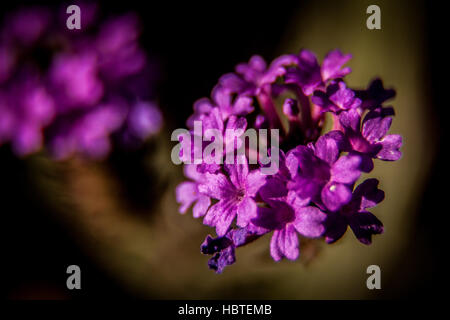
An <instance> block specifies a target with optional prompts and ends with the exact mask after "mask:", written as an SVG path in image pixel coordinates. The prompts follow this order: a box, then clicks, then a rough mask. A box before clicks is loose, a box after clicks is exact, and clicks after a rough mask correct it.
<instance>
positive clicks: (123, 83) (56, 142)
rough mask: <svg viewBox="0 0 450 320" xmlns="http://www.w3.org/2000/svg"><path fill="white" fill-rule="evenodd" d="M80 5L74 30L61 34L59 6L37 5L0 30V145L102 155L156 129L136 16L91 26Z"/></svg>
mask: <svg viewBox="0 0 450 320" xmlns="http://www.w3.org/2000/svg"><path fill="white" fill-rule="evenodd" d="M80 5H81V6H82V11H83V17H84V18H83V21H84V22H83V29H82V30H76V31H73V32H68V31H67V30H66V29H64V32H61V30H60V28H59V25H60V24H61V23H62V22H64V23H65V19H66V18H67V14H66V12H65V10H62V11H60V10H55V12H53V11H52V10H50V9H47V8H37V7H32V8H31V7H30V8H25V9H23V10H20V11H18V12H16V13H14V14H12V15H9V16H8V17H7V19H6V22H7V23H5V25H4V26H2V27H1V28H0V33H1V37H0V97H1V98H2V100H3V101H2V103H1V105H0V119H2V120H1V121H0V143H2V144H3V143H8V142H10V143H11V145H12V147H13V150H14V152H15V153H16V154H17V155H20V156H24V155H28V154H31V153H34V152H37V151H39V150H40V149H41V148H42V147H47V148H48V150H49V151H50V154H51V156H52V157H53V158H55V159H66V158H68V157H70V156H73V155H75V154H81V155H83V156H86V157H88V158H92V159H102V158H104V157H106V156H107V155H108V153H109V152H110V151H111V149H112V146H113V144H123V145H125V146H137V145H140V144H142V142H143V140H145V139H147V138H148V137H149V136H151V135H153V134H155V133H156V132H157V131H158V130H159V129H160V127H161V123H162V116H161V113H160V112H159V110H158V108H157V107H156V105H155V104H154V103H152V102H151V100H153V97H152V96H151V95H150V94H149V88H148V79H150V78H151V77H150V75H149V74H151V73H152V70H149V66H150V65H149V59H148V58H147V56H146V55H145V54H144V51H143V50H142V49H141V47H140V46H139V43H138V40H139V39H138V38H139V34H140V30H139V24H138V19H137V17H136V16H135V15H133V14H128V15H123V16H119V17H114V18H111V19H109V20H108V21H107V22H106V23H103V24H100V25H94V23H93V22H94V19H93V17H94V15H95V10H96V7H95V5H91V4H87V3H81V4H80ZM64 9H65V8H64ZM61 16H63V17H64V19H61ZM97 29H98V30H99V31H98V32H97V31H96V30H97ZM49 39H51V40H52V41H51V42H49V41H48V40H49ZM36 53H39V55H37V54H36ZM43 54H44V56H42V57H41V55H43ZM38 56H39V59H36V57H38ZM42 61H46V62H45V64H44V63H42Z"/></svg>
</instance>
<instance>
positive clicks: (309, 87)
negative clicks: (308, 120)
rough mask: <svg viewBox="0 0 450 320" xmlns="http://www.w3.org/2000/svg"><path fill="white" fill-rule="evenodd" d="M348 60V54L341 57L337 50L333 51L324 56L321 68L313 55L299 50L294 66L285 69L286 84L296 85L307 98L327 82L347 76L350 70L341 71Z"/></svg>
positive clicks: (349, 56)
mask: <svg viewBox="0 0 450 320" xmlns="http://www.w3.org/2000/svg"><path fill="white" fill-rule="evenodd" d="M350 58H351V55H349V54H348V55H343V54H342V53H341V52H340V51H339V50H333V51H331V52H330V53H328V54H327V55H326V56H325V58H324V60H323V63H322V67H321V66H320V65H319V63H318V61H317V58H316V55H315V54H314V53H312V52H311V51H309V50H301V51H300V53H299V54H298V56H296V62H295V63H296V66H295V67H290V68H288V69H287V72H286V83H294V84H298V85H299V86H300V88H301V89H302V90H303V93H304V94H305V95H307V96H309V95H311V94H312V93H313V92H314V91H315V90H316V89H318V88H319V87H322V86H323V85H325V84H326V83H327V81H330V80H333V79H336V78H342V77H344V76H345V75H347V74H349V73H350V72H351V69H350V68H348V67H346V68H343V69H342V66H343V65H344V64H345V63H347V61H348V60H350Z"/></svg>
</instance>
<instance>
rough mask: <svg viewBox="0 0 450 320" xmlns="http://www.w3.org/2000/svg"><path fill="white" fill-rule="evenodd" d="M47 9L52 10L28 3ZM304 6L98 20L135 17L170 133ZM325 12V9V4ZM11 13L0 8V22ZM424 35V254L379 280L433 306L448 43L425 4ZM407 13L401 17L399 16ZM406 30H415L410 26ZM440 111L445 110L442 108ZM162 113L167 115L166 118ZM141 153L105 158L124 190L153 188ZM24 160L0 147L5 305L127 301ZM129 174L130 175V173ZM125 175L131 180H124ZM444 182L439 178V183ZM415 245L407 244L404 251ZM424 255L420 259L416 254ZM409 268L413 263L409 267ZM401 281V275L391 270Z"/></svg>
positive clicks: (110, 9)
mask: <svg viewBox="0 0 450 320" xmlns="http://www.w3.org/2000/svg"><path fill="white" fill-rule="evenodd" d="M30 3H37V4H45V3H49V4H51V2H48V1H47V2H43V1H39V2H30ZM302 5H303V2H302V1H295V2H273V3H267V4H263V3H262V2H243V1H240V2H236V3H232V2H229V1H226V2H217V1H214V2H207V3H203V4H197V3H195V2H194V1H190V2H180V3H172V2H162V1H161V2H153V1H130V0H128V1H121V2H114V1H104V3H102V5H101V9H102V12H104V14H105V15H107V14H109V13H116V12H124V11H130V10H132V11H136V12H138V13H140V15H141V17H142V18H143V19H142V20H143V24H144V25H143V27H144V30H145V32H144V34H143V37H142V44H143V46H144V47H146V48H147V49H148V50H149V52H151V54H152V55H153V56H154V57H155V58H156V59H158V61H159V62H160V63H161V67H160V81H159V83H158V86H159V96H160V101H161V104H163V105H165V106H167V107H168V108H166V109H165V110H164V112H165V117H166V119H169V127H170V128H169V130H171V129H172V127H173V128H178V127H183V126H184V122H185V119H186V118H187V117H188V115H189V114H190V113H191V105H192V102H193V101H195V100H196V99H197V98H199V97H202V96H205V95H206V94H207V93H208V92H209V91H210V90H211V85H212V84H213V83H215V82H216V81H217V79H218V78H219V77H220V75H222V74H224V73H226V72H229V71H231V70H232V69H233V67H234V66H235V65H236V64H237V63H238V62H241V61H246V60H247V59H248V57H250V56H251V55H253V54H255V53H258V54H261V55H262V56H264V57H267V58H270V59H271V58H274V57H275V52H274V48H275V47H276V44H277V43H278V41H279V39H280V37H281V35H282V34H283V32H284V31H285V28H286V27H287V22H288V21H289V20H290V18H292V17H291V16H290V15H291V14H292V13H293V12H294V11H298V10H301V8H302ZM324 5H326V3H325V4H324ZM15 7H17V4H4V3H2V4H1V5H0V12H1V13H4V12H7V11H9V10H11V9H13V8H15ZM425 8H426V10H425V12H424V15H425V16H426V23H425V28H426V30H425V35H426V42H427V50H426V54H427V57H428V58H427V59H426V60H427V64H428V66H427V69H428V70H429V79H430V81H431V84H430V86H429V88H427V90H431V92H430V94H429V96H430V97H431V102H430V104H431V105H432V108H431V107H430V108H429V110H430V112H434V113H435V115H436V116H435V117H434V118H435V119H437V120H436V121H437V122H436V123H435V127H436V129H437V130H438V138H439V140H440V141H439V145H440V147H439V150H438V156H437V158H436V161H435V163H434V165H433V173H432V174H431V176H430V177H429V179H428V182H427V187H426V192H425V193H424V194H423V196H422V205H421V207H420V214H419V218H418V222H417V225H416V228H417V230H416V233H417V234H420V235H421V239H423V241H425V244H424V246H425V247H426V248H428V250H427V252H426V255H425V256H423V259H420V258H418V259H415V261H416V262H415V263H416V264H415V265H410V264H409V262H408V261H405V262H404V265H402V266H399V268H400V267H402V268H409V269H411V270H413V271H412V272H413V275H414V276H413V279H415V281H408V282H406V283H405V282H399V281H396V279H387V280H386V281H388V282H390V283H386V284H385V285H384V287H388V286H391V287H392V288H394V289H393V290H390V291H389V294H388V295H387V296H382V298H406V297H407V298H431V297H434V296H437V294H438V290H436V289H437V288H438V287H440V286H443V283H442V282H441V281H443V280H442V279H444V278H445V277H446V273H445V270H443V267H442V265H441V264H440V263H439V260H438V257H440V256H445V255H446V252H445V249H443V248H442V247H443V244H444V241H443V239H441V238H442V236H443V235H444V234H445V231H444V227H445V224H444V223H443V222H442V218H441V217H442V216H443V215H446V214H448V212H447V211H448V210H446V208H445V207H444V204H445V203H446V201H445V199H446V197H447V188H443V187H442V184H441V181H443V180H444V179H445V176H446V169H445V167H444V166H445V164H446V163H445V162H446V160H445V159H446V158H445V155H444V153H445V152H446V148H445V147H444V143H445V141H446V138H445V134H446V132H445V130H444V129H443V121H444V119H446V118H447V116H448V105H447V104H448V103H444V98H443V95H444V92H445V91H444V82H443V81H442V78H443V76H444V75H445V74H444V71H443V67H444V65H446V62H445V61H446V60H445V59H444V53H445V52H446V49H444V47H443V45H444V42H446V40H445V39H446V38H447V36H446V33H445V31H444V30H445V29H444V21H445V20H444V17H443V15H444V10H443V9H442V8H441V7H439V6H438V5H437V4H436V3H429V2H428V3H427V4H426V5H425ZM405 10H408V8H407V7H406V8H405ZM411 23H414V21H411ZM445 102H446V101H445ZM168 110H170V112H169V111H168ZM139 152H140V151H139V150H138V151H135V152H128V153H121V152H120V151H118V153H119V154H117V152H116V154H113V155H112V156H111V158H110V159H109V160H108V162H109V163H108V164H109V165H111V167H112V168H114V170H116V171H117V172H118V174H119V175H120V173H121V172H122V173H123V172H124V170H127V173H128V175H127V178H125V175H122V176H123V177H124V179H125V180H126V181H125V183H126V184H127V185H128V187H129V188H128V189H130V190H139V187H138V186H139V185H141V184H142V183H144V184H150V185H151V184H152V181H151V179H150V178H143V177H142V175H140V174H139V173H140V171H139V170H140V163H139V160H138V159H139ZM27 161H28V160H27V159H25V160H19V159H17V158H16V157H15V156H14V155H12V153H11V151H10V148H9V146H7V145H6V146H2V147H0V195H1V199H0V200H1V203H2V205H1V207H0V214H1V216H2V223H1V226H2V229H1V237H2V241H1V243H2V252H1V261H2V262H1V265H2V269H3V271H2V280H1V282H2V285H1V291H2V296H3V297H4V298H41V299H45V298H55V297H56V298H82V299H84V298H108V297H118V298H125V297H130V295H131V293H130V292H127V291H126V289H125V288H123V287H121V286H120V285H119V284H118V283H117V282H116V281H115V280H114V278H113V277H110V276H109V275H108V273H107V272H106V270H103V269H102V268H101V267H100V266H98V265H97V264H95V263H94V262H93V261H92V260H91V259H90V258H89V257H87V256H86V255H84V253H83V251H82V250H81V248H80V246H79V245H78V243H77V240H76V237H75V235H73V234H70V233H68V231H67V228H64V227H62V225H61V224H60V222H58V220H57V219H54V218H52V217H53V216H54V214H52V213H50V214H49V210H51V209H50V208H49V207H48V206H46V202H45V201H43V200H42V199H41V198H40V197H39V196H37V195H36V193H35V192H34V191H35V188H36V186H35V185H33V184H32V183H30V181H31V180H32V177H31V175H32V174H33V172H32V171H31V170H30V169H29V166H27ZM130 168H131V169H130ZM130 170H131V172H130ZM444 175H445V176H444ZM130 197H131V198H132V199H131V200H130V201H131V202H133V203H134V204H135V205H136V206H144V207H145V206H147V205H150V204H149V203H150V202H151V201H152V199H144V195H140V194H139V193H138V192H137V191H136V192H130ZM414 246H415V244H414V243H411V247H412V249H413V248H414ZM418 254H422V252H421V251H420V252H418ZM417 261H420V263H418V264H417ZM71 264H77V265H79V266H80V267H81V270H82V279H83V281H82V286H83V290H81V291H76V290H73V291H69V290H67V289H66V286H65V283H66V278H67V275H66V273H65V271H66V268H67V266H68V265H71ZM399 272H400V273H401V270H399Z"/></svg>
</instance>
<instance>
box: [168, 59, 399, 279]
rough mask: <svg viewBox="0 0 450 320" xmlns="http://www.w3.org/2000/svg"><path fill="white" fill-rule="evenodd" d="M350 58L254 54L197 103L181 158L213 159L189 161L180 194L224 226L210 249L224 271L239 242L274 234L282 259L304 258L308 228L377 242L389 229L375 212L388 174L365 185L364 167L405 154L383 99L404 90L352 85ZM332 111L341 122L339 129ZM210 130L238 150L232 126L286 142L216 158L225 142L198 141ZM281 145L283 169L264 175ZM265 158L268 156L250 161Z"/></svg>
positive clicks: (205, 249)
mask: <svg viewBox="0 0 450 320" xmlns="http://www.w3.org/2000/svg"><path fill="white" fill-rule="evenodd" d="M350 59H351V55H350V54H343V53H342V52H341V51H339V50H333V51H331V52H330V53H328V54H327V55H326V56H325V58H324V60H323V62H322V64H320V63H319V61H318V60H317V58H316V56H315V54H314V53H312V52H311V51H309V50H301V51H300V52H299V53H298V54H287V55H283V56H280V57H278V58H276V59H275V60H274V61H273V62H272V63H270V64H267V63H266V62H265V61H264V59H263V58H262V57H260V56H253V57H251V59H250V61H249V62H248V63H241V64H238V65H237V67H236V69H235V72H233V73H228V74H225V75H223V76H222V77H221V78H220V79H219V82H218V84H217V85H216V86H215V87H214V89H213V91H212V93H211V98H202V99H199V100H198V101H196V102H195V103H194V113H193V114H192V116H191V117H189V119H188V120H187V127H188V128H189V131H188V132H189V133H190V134H184V135H181V136H180V140H182V139H181V137H182V138H183V140H182V142H181V146H182V147H181V148H182V151H180V154H181V155H183V156H182V157H180V159H181V160H182V161H184V162H185V163H189V159H190V158H191V156H192V155H193V154H195V153H196V152H197V153H198V152H200V154H201V155H203V158H201V160H202V161H201V162H200V163H198V162H197V163H195V162H194V163H191V164H185V175H186V177H187V178H188V179H190V180H188V181H185V182H182V183H181V184H180V185H179V186H178V187H177V189H176V197H177V201H178V202H179V203H180V204H181V206H180V212H181V213H185V212H186V211H187V210H188V209H189V207H190V206H191V205H194V206H193V213H194V217H195V218H201V217H203V223H204V224H205V225H208V226H211V227H214V228H215V230H216V233H217V237H216V238H213V237H211V236H208V237H207V238H206V240H205V242H204V243H203V244H202V245H201V251H202V253H204V254H209V255H212V258H211V259H210V260H209V263H208V265H209V267H210V268H212V269H214V270H215V271H216V272H218V273H221V272H222V271H223V269H224V267H226V266H228V265H231V264H233V263H234V262H235V261H236V256H235V251H236V249H237V248H238V247H240V246H243V245H246V244H248V243H250V242H252V241H254V240H256V239H258V238H259V237H262V236H264V235H265V234H269V233H271V234H272V238H271V239H272V240H271V243H270V254H271V256H272V258H273V259H274V260H275V261H279V260H281V259H282V258H286V259H289V260H295V259H297V258H298V257H299V255H300V249H299V248H300V246H299V235H300V236H301V237H304V238H321V237H323V238H324V239H325V240H326V242H327V243H333V242H335V241H337V240H338V239H339V238H341V237H342V235H343V234H344V233H345V232H346V230H347V228H348V227H349V226H350V228H351V229H352V231H353V233H354V234H355V236H356V237H357V239H358V240H359V241H360V242H361V243H363V244H370V243H371V241H372V235H376V234H380V233H382V232H383V230H384V229H383V224H382V223H381V221H379V220H378V219H377V218H376V217H375V216H374V215H373V214H372V213H370V212H369V211H368V209H369V208H372V207H374V206H375V205H377V204H378V203H380V202H381V201H382V200H383V199H384V192H383V191H381V190H379V189H378V181H377V180H376V179H367V180H365V181H364V182H362V183H360V184H359V185H358V186H356V187H355V185H356V184H357V181H358V179H359V178H360V176H361V174H362V173H363V172H364V173H369V172H370V171H372V169H373V167H374V161H373V160H374V159H378V160H383V161H395V160H398V159H400V157H401V152H400V147H401V145H402V138H401V136H400V135H397V134H388V130H389V128H390V126H391V123H392V116H393V115H394V111H393V108H392V107H386V106H384V105H383V104H384V102H385V101H386V100H388V99H390V98H392V97H394V95H395V91H394V90H392V89H384V87H383V84H382V82H381V80H380V79H376V80H374V81H373V82H372V83H371V84H370V85H369V87H368V88H367V89H365V90H356V89H353V88H350V87H349V86H348V85H347V83H346V82H345V76H346V75H348V74H349V73H350V72H351V69H350V68H349V67H347V66H345V64H346V63H347V62H348V61H349V60H350ZM327 115H330V117H328V118H329V119H330V120H331V121H332V122H333V123H332V126H331V130H329V131H325V129H324V128H325V123H326V119H327ZM281 117H285V119H282V118H281ZM196 121H197V122H199V123H201V126H200V127H199V129H198V128H197V130H199V131H196V129H195V123H196ZM286 123H287V125H285V124H286ZM208 129H216V132H219V135H221V136H220V137H219V138H220V139H221V140H223V142H224V147H229V146H231V151H232V152H231V153H234V152H235V151H236V152H237V151H238V150H242V148H241V147H242V143H241V144H239V143H240V142H238V143H236V144H235V141H234V140H231V141H230V139H229V138H228V136H227V132H226V131H227V130H226V129H240V130H242V131H243V130H244V129H257V130H258V129H278V130H279V146H280V148H279V150H275V149H270V148H266V151H267V150H268V153H267V155H261V154H259V153H258V152H260V151H261V150H259V151H258V150H255V146H252V145H251V144H250V143H249V144H248V145H247V144H245V145H244V146H243V149H244V150H245V152H244V155H243V154H242V153H241V154H240V156H241V157H243V158H242V159H241V158H239V156H238V157H237V158H236V159H235V161H234V162H232V163H228V162H222V163H219V164H217V163H211V162H210V160H211V159H210V158H209V157H206V158H205V157H204V155H205V154H208V153H205V151H208V150H209V151H210V149H211V146H212V145H213V141H215V140H210V141H208V139H206V141H205V139H203V140H200V141H201V143H200V144H197V145H195V143H194V145H193V144H192V142H193V141H194V140H195V139H196V137H198V136H199V135H200V136H201V135H202V134H205V132H207V130H208ZM241 135H242V132H241V133H239V134H238V136H241ZM192 137H194V138H192ZM200 138H201V137H200ZM215 139H216V140H217V137H215ZM216 142H217V141H216ZM244 143H245V141H244ZM192 146H193V147H192ZM199 149H200V150H199ZM225 149H227V150H228V148H225ZM229 152H230V151H229V150H228V151H227V154H229ZM273 152H278V153H279V157H278V159H279V161H278V167H277V168H278V170H277V171H276V172H275V173H272V174H263V169H266V168H267V164H266V163H264V162H263V161H262V158H261V156H263V157H265V156H270V155H273ZM225 154H226V153H225V152H224V154H223V155H224V156H225ZM238 154H239V153H238ZM255 154H256V156H255ZM219 156H221V155H219ZM255 157H256V158H257V159H258V161H257V162H256V163H255V162H252V163H250V159H251V158H253V159H254V158H255ZM222 160H224V158H222Z"/></svg>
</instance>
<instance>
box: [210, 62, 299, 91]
mask: <svg viewBox="0 0 450 320" xmlns="http://www.w3.org/2000/svg"><path fill="white" fill-rule="evenodd" d="M293 62H294V59H293V58H292V57H291V56H281V57H279V58H278V59H276V60H274V61H273V63H272V64H271V65H270V66H269V67H268V68H267V64H266V62H265V61H264V59H263V58H262V57H261V56H258V55H255V56H253V57H251V58H250V60H249V62H248V63H240V64H238V65H237V66H236V73H228V74H225V75H223V76H222V77H221V78H220V79H219V84H220V86H221V87H222V88H223V89H224V90H225V91H226V92H228V93H238V94H242V95H249V96H256V95H258V94H259V93H260V91H261V90H263V89H264V88H265V87H266V86H268V85H271V84H273V83H274V82H275V81H276V79H277V78H278V77H280V76H282V75H284V74H285V73H286V70H285V68H284V66H286V65H289V64H292V63H293Z"/></svg>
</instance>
